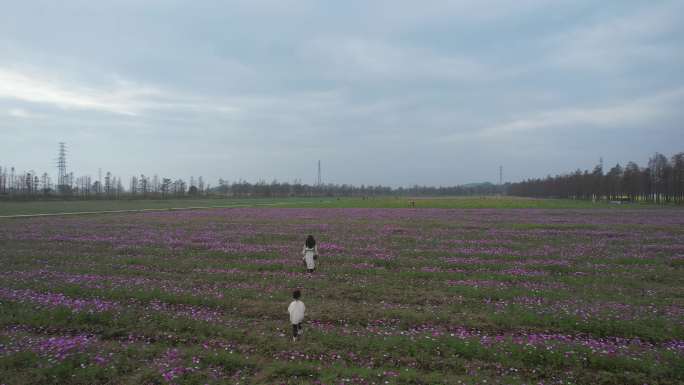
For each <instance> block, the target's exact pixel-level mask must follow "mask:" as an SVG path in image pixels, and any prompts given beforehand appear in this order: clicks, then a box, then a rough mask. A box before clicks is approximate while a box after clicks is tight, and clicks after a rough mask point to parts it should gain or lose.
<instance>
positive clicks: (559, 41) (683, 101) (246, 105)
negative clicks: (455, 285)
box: [0, 0, 684, 186]
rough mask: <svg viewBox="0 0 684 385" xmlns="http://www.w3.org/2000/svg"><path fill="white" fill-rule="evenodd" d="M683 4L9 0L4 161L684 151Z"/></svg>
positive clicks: (409, 181)
mask: <svg viewBox="0 0 684 385" xmlns="http://www.w3.org/2000/svg"><path fill="white" fill-rule="evenodd" d="M683 107H684V1H628V0H616V1H607V0H606V1H596V0H567V1H566V0H549V1H537V0H510V1H504V0H495V1H414V0H410V1H403V0H388V1H369V0H358V1H349V0H348V1H308V0H292V1H290V0H244V1H192V2H191V1H187V2H186V1H171V0H163V1H162V0H158V1H157V0H146V1H139V0H127V1H92V0H85V1H67V0H64V1H54V0H48V1H30V0H24V1H13V0H0V134H1V136H0V166H15V167H16V168H17V169H18V170H19V171H25V170H26V171H27V170H30V169H33V170H35V171H37V172H43V171H48V172H49V173H51V174H52V175H56V169H55V167H54V163H55V158H56V156H57V149H58V142H60V141H64V142H67V145H68V148H69V155H68V165H69V171H73V172H74V173H75V174H76V175H88V174H89V175H91V176H97V172H98V168H102V170H103V172H104V171H108V170H109V171H112V173H114V174H115V175H117V176H121V177H123V178H124V179H125V180H127V179H128V178H129V177H130V176H131V175H133V174H138V175H139V174H141V173H143V174H145V175H153V174H159V175H160V176H170V177H174V178H184V179H189V177H190V176H191V175H194V176H199V175H203V176H204V178H205V179H207V180H208V181H209V182H211V183H212V184H213V185H215V184H216V180H217V179H218V178H219V177H222V178H225V179H228V180H230V181H233V180H236V179H247V180H249V181H256V180H258V179H265V180H267V181H270V180H272V179H278V180H280V181H292V180H293V179H295V178H299V179H301V180H302V181H303V182H306V183H313V182H314V181H315V178H316V162H317V160H319V159H320V160H321V162H322V168H323V180H324V182H332V183H352V184H369V183H372V184H383V185H392V186H399V185H413V184H427V185H454V184H461V183H469V182H479V181H493V182H496V181H498V167H499V165H500V164H501V165H503V166H504V179H505V180H509V181H516V180H520V179H522V178H528V177H539V176H545V175H547V174H555V173H561V172H566V171H572V170H574V169H576V168H582V169H586V168H592V167H593V166H594V165H595V164H597V163H598V160H599V158H600V157H603V158H604V161H605V163H606V166H612V165H614V164H615V163H616V162H620V163H623V164H624V163H625V162H627V161H629V160H633V161H636V162H638V163H639V164H640V165H645V163H646V161H647V159H648V157H649V156H650V155H651V154H652V153H654V152H656V151H658V152H661V153H664V154H666V155H667V156H670V155H672V154H674V153H675V152H680V151H684V108H683Z"/></svg>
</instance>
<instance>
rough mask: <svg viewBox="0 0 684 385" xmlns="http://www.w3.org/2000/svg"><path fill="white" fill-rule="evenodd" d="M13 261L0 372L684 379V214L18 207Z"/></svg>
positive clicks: (109, 379) (0, 277) (159, 379)
mask: <svg viewBox="0 0 684 385" xmlns="http://www.w3.org/2000/svg"><path fill="white" fill-rule="evenodd" d="M307 234H313V235H314V236H315V237H316V239H317V241H318V245H319V251H320V258H319V259H318V263H319V265H318V268H317V271H316V272H315V273H313V274H308V273H306V271H305V266H304V265H303V262H302V261H301V254H300V251H301V247H302V244H303V242H304V239H305V237H306V235H307ZM0 266H1V267H2V268H1V269H0V384H3V385H10V384H97V383H108V384H225V383H228V384H681V383H684V211H682V210H680V209H620V210H611V209H597V210H582V209H577V210H568V209H552V210H543V209H408V208H405V209H373V208H364V209H361V208H357V209H353V208H327V209H326V208H309V209H302V208H234V209H213V210H196V211H174V212H148V213H127V214H109V215H99V216H69V217H41V218H24V219H12V220H10V219H7V220H0ZM297 288H298V289H301V290H302V299H303V301H304V302H305V304H306V306H307V315H306V319H305V323H304V335H303V337H302V338H301V339H300V340H299V341H297V342H296V343H293V342H292V340H291V338H290V330H291V328H290V325H289V323H288V322H289V318H288V315H287V305H288V303H289V302H290V300H291V293H292V291H293V290H294V289H297Z"/></svg>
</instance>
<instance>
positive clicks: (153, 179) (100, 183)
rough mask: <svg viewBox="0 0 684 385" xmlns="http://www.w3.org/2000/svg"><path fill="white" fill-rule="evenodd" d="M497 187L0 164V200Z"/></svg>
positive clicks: (453, 191)
mask: <svg viewBox="0 0 684 385" xmlns="http://www.w3.org/2000/svg"><path fill="white" fill-rule="evenodd" d="M502 191H503V188H502V186H497V185H494V184H492V183H481V184H471V185H459V186H450V187H434V186H419V185H414V186H411V187H398V188H392V187H388V186H382V185H360V186H355V185H351V184H333V183H328V184H320V185H317V184H306V183H302V181H301V180H298V179H295V180H294V181H293V182H279V181H277V180H273V181H271V182H266V181H264V180H259V181H257V182H247V181H245V180H238V181H233V182H229V181H228V180H226V179H219V180H218V185H217V186H214V187H212V186H211V185H210V184H208V183H206V182H205V180H204V178H203V177H202V176H200V177H197V178H195V177H190V179H189V180H188V181H186V180H183V179H173V178H167V177H159V176H157V175H153V176H146V175H144V174H141V175H138V176H133V177H131V178H130V180H129V181H128V183H127V184H126V185H125V184H124V181H123V180H122V178H120V177H117V176H114V175H113V174H112V173H111V172H107V173H106V174H105V175H104V177H103V178H98V179H94V178H92V177H90V176H87V175H86V176H78V177H75V176H74V174H73V173H69V174H67V175H66V176H65V178H64V180H63V183H62V184H57V183H53V181H52V178H51V177H50V176H49V175H48V174H47V173H42V174H40V175H38V174H37V173H35V172H34V171H32V170H31V171H25V172H21V173H19V172H16V171H15V169H14V167H4V168H3V167H0V199H3V200H40V199H83V200H87V199H168V198H191V197H236V198H247V197H312V196H347V197H368V196H389V195H398V196H456V195H491V194H499V193H501V192H502Z"/></svg>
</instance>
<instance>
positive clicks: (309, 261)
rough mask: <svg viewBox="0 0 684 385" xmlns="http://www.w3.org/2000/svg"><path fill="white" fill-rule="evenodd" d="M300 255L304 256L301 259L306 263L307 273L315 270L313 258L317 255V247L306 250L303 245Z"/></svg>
mask: <svg viewBox="0 0 684 385" xmlns="http://www.w3.org/2000/svg"><path fill="white" fill-rule="evenodd" d="M302 255H303V256H304V257H303V258H302V259H303V260H304V262H306V268H307V269H308V270H309V271H313V270H314V269H315V268H316V261H315V260H314V256H315V255H318V245H315V246H314V247H313V248H308V247H306V245H304V248H303V249H302Z"/></svg>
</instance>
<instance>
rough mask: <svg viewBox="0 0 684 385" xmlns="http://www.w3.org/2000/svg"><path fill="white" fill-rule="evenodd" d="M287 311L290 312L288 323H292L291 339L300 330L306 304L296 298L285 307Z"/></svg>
mask: <svg viewBox="0 0 684 385" xmlns="http://www.w3.org/2000/svg"><path fill="white" fill-rule="evenodd" d="M287 311H288V313H290V323H291V324H292V339H293V340H294V339H296V338H297V336H298V335H299V334H300V333H301V330H302V321H304V312H306V306H304V302H302V301H300V300H298V299H296V300H294V301H292V302H290V306H288V307H287Z"/></svg>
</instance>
